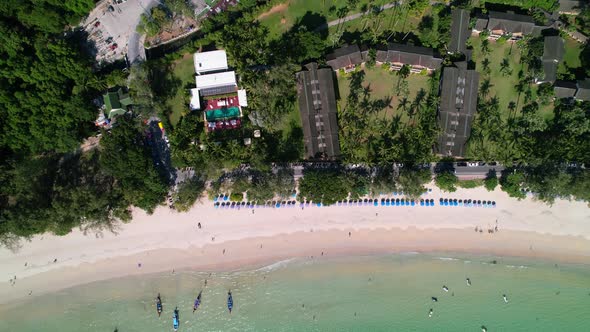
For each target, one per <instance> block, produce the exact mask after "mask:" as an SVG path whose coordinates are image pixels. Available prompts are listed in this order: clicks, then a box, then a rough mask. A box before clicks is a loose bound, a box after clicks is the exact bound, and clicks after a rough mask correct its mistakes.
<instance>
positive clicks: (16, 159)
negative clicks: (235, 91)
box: [0, 0, 167, 242]
mask: <svg viewBox="0 0 590 332" xmlns="http://www.w3.org/2000/svg"><path fill="white" fill-rule="evenodd" d="M94 4H95V2H94V1H93V0H78V1H66V2H56V1H28V0H18V1H16V0H14V1H12V0H9V1H4V2H3V4H2V5H1V6H0V118H2V121H0V153H1V155H2V158H1V160H0V188H1V189H0V241H2V242H4V241H5V240H10V239H13V238H14V237H15V236H16V237H22V236H24V237H27V236H31V235H33V234H38V233H43V232H46V231H50V232H53V233H56V234H66V233H68V232H70V231H71V229H72V228H74V227H78V226H81V227H82V228H83V229H84V230H89V229H92V230H95V231H96V230H101V229H113V227H114V226H113V225H114V224H113V223H114V221H116V220H129V219H130V210H129V207H130V206H138V207H141V208H143V209H145V210H147V211H152V210H153V209H154V208H155V207H156V206H157V205H158V204H159V202H161V201H162V200H163V196H164V195H165V194H166V192H167V183H166V182H165V181H164V180H163V179H161V178H160V177H159V176H158V175H157V174H156V172H155V169H154V166H153V163H152V159H151V151H150V149H149V147H148V146H147V145H146V144H145V142H144V137H143V135H142V134H143V131H144V130H145V127H143V126H142V125H141V123H140V122H138V121H136V119H132V118H126V117H121V118H120V119H118V121H117V122H118V126H117V127H116V129H115V130H113V131H111V132H110V133H103V137H102V140H101V147H100V149H95V150H91V151H89V152H87V153H81V152H78V151H77V149H78V148H79V146H80V142H81V140H82V139H83V138H85V137H88V136H90V135H92V134H95V133H96V129H95V127H94V124H93V121H94V119H95V118H96V114H97V111H96V107H95V105H94V103H93V100H94V99H95V98H97V97H99V96H100V94H101V93H102V92H103V91H104V89H105V88H106V87H109V86H113V85H117V84H121V83H122V82H124V81H125V75H124V74H123V73H122V72H121V71H117V70H115V71H112V70H108V69H107V70H104V71H95V70H92V69H91V68H92V67H93V64H92V60H91V59H90V58H89V57H88V56H87V54H86V53H85V52H84V51H82V50H81V49H82V45H81V42H80V40H79V39H78V35H77V34H75V33H73V32H72V31H71V30H70V27H72V26H74V25H75V24H77V22H79V20H80V18H81V17H82V16H84V15H86V14H88V13H89V12H90V10H91V9H92V8H93V7H94Z"/></svg>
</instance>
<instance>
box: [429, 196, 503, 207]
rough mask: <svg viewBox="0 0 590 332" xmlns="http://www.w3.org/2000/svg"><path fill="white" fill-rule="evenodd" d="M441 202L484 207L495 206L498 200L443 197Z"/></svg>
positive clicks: (441, 203)
mask: <svg viewBox="0 0 590 332" xmlns="http://www.w3.org/2000/svg"><path fill="white" fill-rule="evenodd" d="M439 204H440V205H442V206H463V207H484V208H495V207H496V201H483V200H478V199H457V198H441V199H439Z"/></svg>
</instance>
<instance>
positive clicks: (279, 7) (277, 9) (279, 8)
mask: <svg viewBox="0 0 590 332" xmlns="http://www.w3.org/2000/svg"><path fill="white" fill-rule="evenodd" d="M289 2H290V1H286V2H285V3H281V4H278V5H275V6H273V7H272V8H271V9H269V10H268V11H266V12H264V13H262V14H260V15H258V20H262V19H263V18H265V17H268V16H270V15H272V14H275V13H280V12H282V11H285V10H287V8H289Z"/></svg>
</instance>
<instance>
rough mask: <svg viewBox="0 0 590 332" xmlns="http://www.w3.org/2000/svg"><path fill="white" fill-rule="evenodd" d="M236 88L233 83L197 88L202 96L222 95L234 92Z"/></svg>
mask: <svg viewBox="0 0 590 332" xmlns="http://www.w3.org/2000/svg"><path fill="white" fill-rule="evenodd" d="M236 91H237V88H236V86H235V85H225V86H216V87H212V88H205V89H199V94H200V95H201V96H202V97H210V96H215V95H224V94H228V93H233V92H236Z"/></svg>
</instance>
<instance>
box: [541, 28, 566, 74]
mask: <svg viewBox="0 0 590 332" xmlns="http://www.w3.org/2000/svg"><path fill="white" fill-rule="evenodd" d="M564 53H565V44H564V41H563V39H562V38H561V37H559V36H547V37H545V40H544V46H543V56H542V57H541V62H542V63H543V73H544V78H543V79H539V80H536V83H553V82H555V80H556V79H557V67H558V66H559V62H560V61H561V60H563V55H564Z"/></svg>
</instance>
